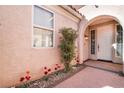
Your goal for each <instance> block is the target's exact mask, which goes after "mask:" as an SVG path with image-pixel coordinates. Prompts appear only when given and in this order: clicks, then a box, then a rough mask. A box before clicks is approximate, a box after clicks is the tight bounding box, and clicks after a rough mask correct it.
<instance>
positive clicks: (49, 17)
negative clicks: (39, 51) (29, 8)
mask: <svg viewBox="0 0 124 93" xmlns="http://www.w3.org/2000/svg"><path fill="white" fill-rule="evenodd" d="M33 17H34V18H33V19H34V20H33V22H34V25H33V47H53V28H54V14H53V13H52V12H49V11H48V10H46V9H43V8H41V7H40V6H34V16H33Z"/></svg>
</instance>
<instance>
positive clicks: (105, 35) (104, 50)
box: [97, 25, 114, 61]
mask: <svg viewBox="0 0 124 93" xmlns="http://www.w3.org/2000/svg"><path fill="white" fill-rule="evenodd" d="M113 32H114V29H113V26H112V25H107V26H102V27H98V29H97V59H100V60H108V61H111V60H112V37H113Z"/></svg>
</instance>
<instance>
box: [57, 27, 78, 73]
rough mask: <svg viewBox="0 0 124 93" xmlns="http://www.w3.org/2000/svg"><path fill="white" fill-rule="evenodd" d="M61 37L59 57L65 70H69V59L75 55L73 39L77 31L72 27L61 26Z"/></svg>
mask: <svg viewBox="0 0 124 93" xmlns="http://www.w3.org/2000/svg"><path fill="white" fill-rule="evenodd" d="M60 33H61V35H62V37H61V41H60V42H61V44H60V46H59V47H60V51H61V58H62V62H63V64H64V66H65V72H68V71H70V70H71V65H70V63H71V61H72V60H73V58H74V56H75V40H76V38H77V31H75V30H74V29H72V28H62V29H60Z"/></svg>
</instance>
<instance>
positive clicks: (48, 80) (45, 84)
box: [16, 64, 86, 88]
mask: <svg viewBox="0 0 124 93" xmlns="http://www.w3.org/2000/svg"><path fill="white" fill-rule="evenodd" d="M85 67H86V66H85V65H83V64H80V65H76V66H73V67H72V70H71V71H70V72H67V73H65V72H64V69H63V70H59V71H57V72H54V73H52V74H49V75H47V76H44V77H42V78H40V79H38V80H35V81H31V82H28V83H24V84H23V85H20V86H16V88H52V87H54V86H56V85H57V84H59V83H61V82H62V81H64V80H66V79H68V78H69V77H71V76H73V75H74V74H76V73H77V72H79V71H81V70H82V69H84V68H85Z"/></svg>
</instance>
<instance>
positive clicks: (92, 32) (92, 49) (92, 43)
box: [91, 30, 95, 54]
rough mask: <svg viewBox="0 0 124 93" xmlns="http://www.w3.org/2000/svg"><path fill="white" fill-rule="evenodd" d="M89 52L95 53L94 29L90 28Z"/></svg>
mask: <svg viewBox="0 0 124 93" xmlns="http://www.w3.org/2000/svg"><path fill="white" fill-rule="evenodd" d="M91 54H95V30H91Z"/></svg>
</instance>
